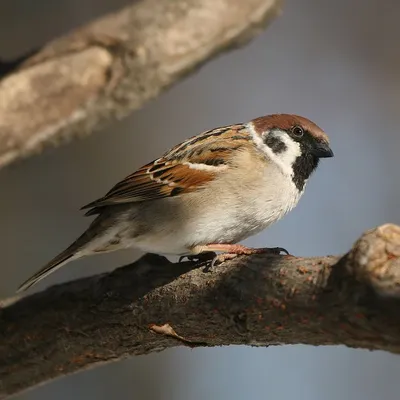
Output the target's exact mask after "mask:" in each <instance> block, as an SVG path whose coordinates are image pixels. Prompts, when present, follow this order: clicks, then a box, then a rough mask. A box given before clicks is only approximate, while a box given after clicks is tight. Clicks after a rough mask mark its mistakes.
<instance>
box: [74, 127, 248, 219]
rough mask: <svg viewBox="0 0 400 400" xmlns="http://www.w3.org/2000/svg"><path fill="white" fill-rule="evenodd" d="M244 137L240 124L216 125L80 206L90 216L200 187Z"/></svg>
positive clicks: (242, 141) (224, 161) (226, 160)
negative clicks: (106, 209) (126, 204)
mask: <svg viewBox="0 0 400 400" xmlns="http://www.w3.org/2000/svg"><path fill="white" fill-rule="evenodd" d="M221 136H223V137H221ZM227 139H228V140H227ZM229 139H231V140H229ZM247 140H248V135H247V133H246V132H244V127H243V126H242V125H235V126H230V127H225V128H218V129H214V130H212V131H208V132H205V133H203V134H201V135H198V136H195V137H193V138H191V139H188V140H187V141H186V142H183V143H181V144H179V145H177V146H175V147H174V148H173V149H171V150H170V151H169V152H168V153H166V154H165V155H164V156H163V157H161V158H159V159H157V160H155V161H153V162H151V163H149V164H146V165H144V166H143V167H141V168H139V169H138V170H137V171H136V172H134V173H133V174H131V175H129V176H127V177H126V178H125V179H123V180H122V181H121V182H119V183H117V184H116V185H115V186H114V187H113V188H112V189H111V190H110V191H109V192H108V193H107V194H106V195H105V196H104V197H102V198H100V199H98V200H96V201H94V202H92V203H89V204H87V205H85V206H84V207H82V209H86V208H91V210H89V211H88V212H87V213H86V215H92V214H96V213H98V212H99V211H100V208H101V207H104V206H109V205H116V204H123V203H130V202H139V201H146V200H155V199H160V198H164V197H170V196H177V195H181V194H184V193H189V192H192V191H194V190H200V189H201V188H202V187H203V186H204V184H205V183H207V182H209V181H211V180H212V179H214V177H215V175H216V174H217V173H218V172H219V171H220V170H222V169H224V167H226V164H227V163H228V162H229V155H230V154H232V152H233V151H234V150H236V149H238V148H239V147H241V146H243V145H244V143H246V141H247Z"/></svg>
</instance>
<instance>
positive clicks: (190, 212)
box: [18, 114, 333, 292]
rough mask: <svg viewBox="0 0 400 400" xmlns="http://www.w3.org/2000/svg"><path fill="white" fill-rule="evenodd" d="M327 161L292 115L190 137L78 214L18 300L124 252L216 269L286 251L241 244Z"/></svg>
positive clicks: (290, 203)
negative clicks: (83, 223) (67, 237)
mask: <svg viewBox="0 0 400 400" xmlns="http://www.w3.org/2000/svg"><path fill="white" fill-rule="evenodd" d="M328 157H333V152H332V150H331V147H330V144H329V138H328V136H327V134H326V133H325V132H324V131H323V130H322V129H321V128H320V127H319V126H317V125H316V124H315V123H314V122H312V121H311V120H309V119H307V118H305V117H302V116H299V115H293V114H271V115H265V116H262V117H258V118H254V119H252V120H251V121H249V122H246V123H237V124H233V125H227V126H222V127H219V128H215V129H211V130H208V131H206V132H203V133H200V134H198V135H197V136H193V137H191V138H189V139H187V140H185V141H183V142H182V143H180V144H178V145H176V146H175V147H173V148H172V149H170V150H169V151H167V152H166V153H165V154H164V155H163V156H161V157H160V158H157V159H156V160H154V161H152V162H150V163H148V164H146V165H144V166H142V167H141V168H139V169H138V170H137V171H135V172H134V173H132V174H130V175H128V176H127V177H126V178H124V179H123V180H121V181H120V182H119V183H117V184H116V185H115V186H113V187H112V188H111V190H110V191H109V192H108V193H107V194H106V195H105V196H103V197H101V198H99V199H98V200H95V201H93V202H91V203H89V204H87V205H85V206H84V207H82V209H88V211H87V212H86V214H85V215H87V216H92V215H96V218H95V219H94V220H93V221H92V222H91V224H90V226H89V227H88V229H87V230H86V231H85V232H84V233H83V234H82V235H81V236H80V237H78V239H77V240H75V241H74V242H73V243H72V244H71V245H70V246H69V247H68V248H67V249H65V250H64V251H63V252H61V253H60V254H59V255H57V256H56V257H55V258H54V259H52V260H51V261H50V262H49V263H48V264H47V265H45V266H44V267H43V268H42V269H40V270H39V271H38V272H36V273H35V274H34V275H33V276H32V277H30V278H29V279H28V280H27V281H25V282H24V283H23V284H22V285H21V286H20V287H19V289H18V292H21V291H24V290H26V289H28V288H29V287H31V286H33V285H35V284H36V283H38V282H39V281H41V280H42V279H43V278H45V277H47V276H48V275H49V274H51V273H52V272H54V271H56V270H57V269H58V268H61V267H62V266H64V265H65V264H67V263H69V262H71V261H73V260H77V259H79V258H82V257H84V256H89V255H94V254H100V253H106V252H112V251H115V250H119V249H125V248H131V247H135V248H137V249H139V250H142V251H144V252H149V253H156V254H164V255H177V256H181V257H185V256H186V257H188V258H189V259H192V258H195V257H196V256H198V257H199V258H200V257H201V255H204V254H207V253H210V252H214V254H215V252H218V253H220V256H222V257H221V258H220V260H222V261H224V259H229V257H230V255H232V257H235V256H236V255H238V254H256V253H263V252H272V253H274V254H276V253H279V254H280V252H282V251H284V252H286V250H285V249H283V248H251V247H245V246H243V245H241V244H239V242H241V241H242V240H244V239H246V238H248V237H250V236H252V235H254V234H256V233H258V232H260V231H262V230H264V229H265V228H267V227H268V226H270V225H271V224H272V223H274V222H276V221H278V220H280V219H281V218H282V217H283V216H285V215H286V214H287V213H288V212H289V211H291V210H292V209H293V208H294V207H295V206H296V205H297V203H298V201H299V199H300V198H301V196H302V194H303V193H304V190H305V187H306V184H307V181H308V179H309V178H310V176H311V175H312V173H313V172H314V171H315V170H316V168H317V167H318V164H319V161H320V159H321V158H328ZM221 252H222V254H221ZM224 255H226V257H225V258H224ZM190 257H192V258H190Z"/></svg>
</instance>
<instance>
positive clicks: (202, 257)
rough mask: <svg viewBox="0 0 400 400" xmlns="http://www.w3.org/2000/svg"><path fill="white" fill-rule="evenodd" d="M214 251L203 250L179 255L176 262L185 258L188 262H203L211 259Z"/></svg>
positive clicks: (213, 256)
mask: <svg viewBox="0 0 400 400" xmlns="http://www.w3.org/2000/svg"><path fill="white" fill-rule="evenodd" d="M215 256H216V253H215V252H214V251H204V252H203V253H199V254H193V255H191V254H190V255H187V256H180V257H179V260H178V262H182V261H183V260H184V259H185V258H187V259H188V260H189V261H190V262H195V263H199V264H202V263H204V262H207V261H209V260H210V259H211V260H212V259H213V258H215Z"/></svg>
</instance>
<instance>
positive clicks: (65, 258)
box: [17, 246, 76, 293]
mask: <svg viewBox="0 0 400 400" xmlns="http://www.w3.org/2000/svg"><path fill="white" fill-rule="evenodd" d="M71 247H72V246H71ZM71 247H68V248H67V249H66V250H64V251H63V252H62V253H60V254H59V255H58V256H56V257H54V258H53V259H52V260H51V261H50V262H49V263H47V264H46V265H45V266H44V267H43V268H42V269H40V270H39V271H37V272H36V273H35V274H34V275H32V276H31V277H30V278H29V279H27V280H26V281H25V282H24V283H23V284H22V285H21V286H20V287H19V288H18V290H17V293H20V292H23V291H25V290H27V289H29V288H30V287H31V286H33V285H36V284H37V283H38V282H40V281H41V280H42V279H44V278H46V276H48V275H50V274H51V273H53V272H54V271H56V270H57V269H59V268H61V267H62V266H63V265H65V264H66V263H67V262H69V261H72V260H71V258H72V257H73V256H74V255H75V253H76V249H72V248H71Z"/></svg>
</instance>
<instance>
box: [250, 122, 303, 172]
mask: <svg viewBox="0 0 400 400" xmlns="http://www.w3.org/2000/svg"><path fill="white" fill-rule="evenodd" d="M247 128H248V129H249V132H250V134H251V136H252V139H253V140H254V143H255V144H256V146H257V147H258V148H259V149H260V150H261V151H262V152H264V153H265V154H266V155H267V157H268V158H269V159H271V160H272V161H274V162H275V163H276V164H277V165H278V167H279V168H280V169H281V171H282V172H283V173H284V174H285V175H288V176H292V175H293V168H292V167H293V164H294V162H295V161H296V159H297V157H299V156H300V155H301V149H300V144H299V143H298V142H295V141H294V140H293V139H292V138H290V137H289V135H288V134H287V133H286V132H285V131H281V130H279V129H275V130H273V131H272V132H269V133H267V134H268V135H273V136H274V137H279V139H280V140H281V141H282V142H283V143H284V144H285V146H286V149H285V150H283V151H282V152H280V153H278V154H277V153H274V152H273V151H272V149H271V148H270V147H269V146H267V145H266V144H265V143H264V141H263V138H262V137H261V136H260V135H259V134H258V133H257V132H256V131H255V129H254V126H253V123H252V122H250V123H248V124H247Z"/></svg>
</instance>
